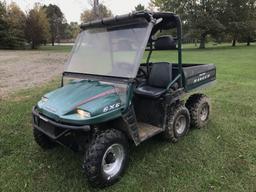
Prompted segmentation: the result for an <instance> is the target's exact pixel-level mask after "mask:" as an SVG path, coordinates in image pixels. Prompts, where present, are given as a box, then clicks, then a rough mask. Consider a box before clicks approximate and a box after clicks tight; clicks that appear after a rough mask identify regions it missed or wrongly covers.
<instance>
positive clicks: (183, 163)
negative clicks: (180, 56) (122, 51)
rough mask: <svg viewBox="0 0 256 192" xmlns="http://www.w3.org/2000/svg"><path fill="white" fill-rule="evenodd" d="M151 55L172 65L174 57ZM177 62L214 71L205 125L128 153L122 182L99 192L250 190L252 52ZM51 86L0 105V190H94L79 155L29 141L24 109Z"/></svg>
mask: <svg viewBox="0 0 256 192" xmlns="http://www.w3.org/2000/svg"><path fill="white" fill-rule="evenodd" d="M66 50H69V48H67V49H66V48H65V50H64V51H66ZM153 56H154V61H165V60H169V61H172V58H174V53H171V54H170V53H169V52H158V53H156V54H154V55H153ZM184 62H187V63H215V64H216V66H217V71H218V72H217V79H218V81H217V84H215V85H214V86H212V87H210V88H208V89H205V90H203V92H204V93H205V94H207V95H208V96H209V97H210V98H211V100H212V106H213V111H212V115H211V120H210V123H209V125H208V126H207V127H206V128H205V129H203V130H196V129H192V130H191V131H190V133H189V134H188V136H187V137H185V138H184V139H183V140H181V141H180V142H179V143H177V144H171V143H168V142H166V141H162V140H160V139H159V137H156V138H153V139H151V140H149V141H146V142H145V143H143V144H142V145H140V146H139V147H137V148H136V147H131V154H130V161H129V167H128V169H127V171H126V174H125V175H124V177H123V179H122V180H121V181H120V182H119V183H117V184H115V185H114V186H111V187H109V188H106V189H104V190H102V191H106V192H108V191H120V192H125V191H136V192H137V191H189V192H192V191H232V192H233V191H238V192H242V191H249V192H250V191H251V192H254V191H256V46H255V45H253V46H250V47H246V46H239V47H236V48H231V47H217V48H214V47H213V48H209V49H206V50H198V49H193V48H188V49H185V51H184ZM23 75H24V74H23ZM58 85H59V82H58V81H57V80H56V81H53V82H50V83H48V84H47V85H45V86H43V87H38V88H34V89H31V90H25V91H22V92H20V93H17V94H15V95H13V96H11V97H10V98H8V99H7V100H2V101H0V191H3V192H7V191H8V192H9V191H28V192H30V191H33V192H34V191H37V192H40V191H54V192H55V191H61V192H62V191H67V192H69V191H79V192H80V191H98V190H95V189H92V188H90V187H89V186H88V183H87V182H86V179H85V177H84V175H83V173H82V170H81V161H82V158H83V155H82V154H79V153H74V152H72V151H70V150H69V149H67V148H64V147H58V148H56V149H54V150H51V151H43V150H42V149H40V148H39V147H38V146H37V145H36V144H35V142H34V140H33V136H32V128H31V108H32V106H33V105H34V104H35V103H36V102H37V101H38V100H39V99H40V98H41V96H42V95H43V94H44V93H46V92H48V91H50V90H53V89H55V88H56V87H57V86H58Z"/></svg>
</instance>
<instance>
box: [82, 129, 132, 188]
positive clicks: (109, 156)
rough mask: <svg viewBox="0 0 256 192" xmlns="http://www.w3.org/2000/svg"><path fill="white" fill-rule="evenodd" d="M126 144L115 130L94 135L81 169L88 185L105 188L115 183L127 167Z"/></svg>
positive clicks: (121, 134) (123, 137)
mask: <svg viewBox="0 0 256 192" xmlns="http://www.w3.org/2000/svg"><path fill="white" fill-rule="evenodd" d="M127 161H128V142H127V139H126V137H125V135H124V134H123V133H122V132H121V131H119V130H116V129H107V130H105V131H103V132H101V133H99V134H97V135H96V137H95V139H94V140H93V141H92V142H91V144H90V145H89V147H88V150H87V152H86V154H85V159H84V164H83V168H84V170H85V173H86V176H87V179H88V181H89V183H90V184H91V185H93V186H95V187H100V188H101V187H105V186H109V185H112V184H114V183H115V182H117V181H118V180H119V179H120V178H121V176H122V174H123V173H124V170H125V168H126V166H127Z"/></svg>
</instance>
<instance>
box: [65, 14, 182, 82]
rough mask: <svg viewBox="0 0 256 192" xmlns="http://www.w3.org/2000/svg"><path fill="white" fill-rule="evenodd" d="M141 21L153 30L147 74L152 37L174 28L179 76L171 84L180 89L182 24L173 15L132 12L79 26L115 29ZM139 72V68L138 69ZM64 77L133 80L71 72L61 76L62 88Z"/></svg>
mask: <svg viewBox="0 0 256 192" xmlns="http://www.w3.org/2000/svg"><path fill="white" fill-rule="evenodd" d="M141 20H145V21H146V22H148V23H153V28H152V31H151V34H150V37H149V40H148V47H149V48H148V49H146V50H147V51H149V55H148V57H147V62H146V65H147V70H148V72H149V60H150V57H151V54H152V51H153V50H154V49H153V42H154V38H153V37H154V35H155V34H156V33H157V32H158V31H162V30H170V29H174V28H176V30H177V37H176V38H175V40H176V42H177V51H178V72H179V75H178V76H177V78H175V80H174V81H173V82H171V84H173V83H175V82H178V84H179V87H182V83H183V82H182V79H183V69H182V24H181V20H180V17H179V16H178V15H176V14H174V13H170V12H148V11H141V12H133V13H130V14H126V15H120V16H115V17H112V18H104V19H101V20H96V21H92V22H89V23H84V24H82V25H81V30H82V31H83V30H87V29H93V28H100V27H117V26H119V25H125V24H130V23H136V22H137V23H140V22H141ZM138 70H139V68H138ZM64 77H75V78H90V79H95V80H103V81H104V80H109V81H114V82H115V81H118V82H120V81H123V82H131V81H133V79H129V78H122V77H111V76H102V75H93V74H83V73H72V72H64V73H63V76H62V86H63V78H64Z"/></svg>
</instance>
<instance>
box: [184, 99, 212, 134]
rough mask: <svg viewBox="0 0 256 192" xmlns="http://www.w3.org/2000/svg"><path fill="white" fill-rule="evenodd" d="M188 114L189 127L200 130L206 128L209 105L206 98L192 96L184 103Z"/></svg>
mask: <svg viewBox="0 0 256 192" xmlns="http://www.w3.org/2000/svg"><path fill="white" fill-rule="evenodd" d="M186 106H187V108H188V110H189V112H190V118H191V126H192V127H196V128H198V129H201V128H203V127H205V126H206V124H207V123H208V120H209V116H210V111H211V103H210V100H209V98H208V97H207V96H205V95H203V94H194V95H192V96H190V97H189V98H188V100H187V102H186Z"/></svg>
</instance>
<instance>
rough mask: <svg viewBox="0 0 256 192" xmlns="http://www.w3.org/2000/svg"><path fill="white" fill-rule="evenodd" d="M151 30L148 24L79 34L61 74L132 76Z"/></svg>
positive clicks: (135, 71) (92, 30) (90, 30)
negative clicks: (63, 72)
mask: <svg viewBox="0 0 256 192" xmlns="http://www.w3.org/2000/svg"><path fill="white" fill-rule="evenodd" d="M151 30H152V24H151V23H148V22H143V23H139V24H138V23H137V24H130V25H125V26H117V27H111V28H97V29H88V30H85V31H83V32H81V33H80V35H79V36H78V38H77V41H76V43H75V45H74V48H73V51H72V53H71V56H70V58H69V60H68V62H67V65H66V68H65V72H72V73H83V74H93V75H103V76H114V77H125V78H134V77H136V74H137V71H138V68H139V65H140V61H141V59H142V57H143V53H144V50H145V47H146V45H147V42H148V38H149V36H150V33H151Z"/></svg>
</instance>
